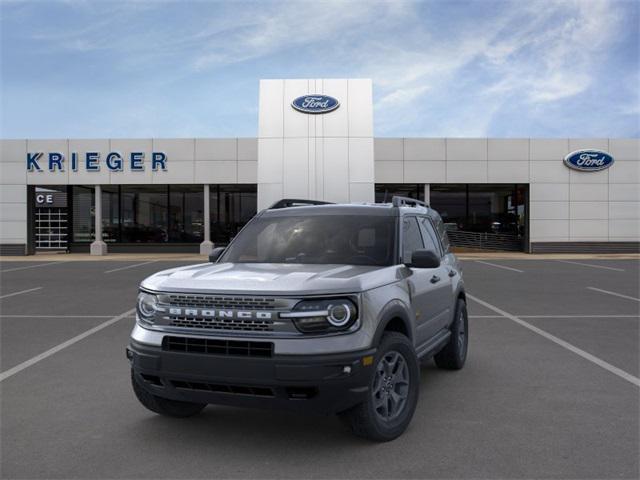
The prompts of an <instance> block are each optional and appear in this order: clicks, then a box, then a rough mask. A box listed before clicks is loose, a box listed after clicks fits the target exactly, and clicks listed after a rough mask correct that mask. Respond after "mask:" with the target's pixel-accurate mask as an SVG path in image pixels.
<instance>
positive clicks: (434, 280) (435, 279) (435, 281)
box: [429, 275, 440, 283]
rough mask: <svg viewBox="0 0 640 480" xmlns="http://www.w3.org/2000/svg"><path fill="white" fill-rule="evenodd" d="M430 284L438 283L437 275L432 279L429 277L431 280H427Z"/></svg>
mask: <svg viewBox="0 0 640 480" xmlns="http://www.w3.org/2000/svg"><path fill="white" fill-rule="evenodd" d="M429 281H430V282H431V283H438V282H439V281H440V277H439V276H437V275H434V276H433V277H431V280H429Z"/></svg>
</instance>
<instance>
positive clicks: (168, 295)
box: [127, 197, 468, 441]
mask: <svg viewBox="0 0 640 480" xmlns="http://www.w3.org/2000/svg"><path fill="white" fill-rule="evenodd" d="M467 343H468V321H467V309H466V304H465V292H464V285H463V280H462V273H461V270H460V266H459V264H458V261H457V260H456V258H455V256H454V255H453V254H452V253H450V251H449V244H448V240H447V235H446V232H445V229H444V225H443V222H442V220H441V218H440V216H439V215H438V213H437V212H435V211H434V210H432V209H431V208H429V207H428V206H426V205H425V204H424V203H422V202H419V201H416V200H412V199H408V198H402V197H394V198H393V200H392V203H391V204H364V205H356V204H349V205H338V204H326V203H325V202H314V201H306V200H304V201H303V200H281V201H280V202H278V203H276V204H275V205H273V206H272V207H271V208H269V209H266V210H264V211H261V212H260V213H258V214H257V215H256V216H255V217H254V218H253V219H252V220H251V221H250V222H249V223H248V224H247V225H246V226H245V227H244V228H243V229H242V230H241V231H240V233H239V234H238V235H237V236H236V237H235V238H234V239H233V240H232V242H231V243H230V244H229V246H228V247H226V248H217V249H214V251H213V253H212V254H211V256H210V263H206V264H201V265H193V266H187V267H180V268H174V269H171V270H165V271H162V272H159V273H156V274H155V275H152V276H150V277H148V278H147V279H145V280H144V281H143V282H142V283H141V285H140V292H139V296H138V301H137V315H136V325H135V327H134V329H133V332H132V334H131V341H130V344H129V347H128V348H127V357H128V358H129V360H130V362H131V380H132V383H133V390H134V392H135V394H136V396H137V398H138V399H139V400H140V402H141V403H142V404H143V405H144V406H145V407H147V408H148V409H149V410H152V411H154V412H156V413H159V414H162V415H169V416H175V417H187V416H191V415H195V414H197V413H198V412H200V411H201V410H202V409H203V408H204V407H205V406H206V405H207V404H209V403H212V404H225V405H235V406H247V407H254V406H255V407H267V408H281V407H284V408H289V409H298V410H304V411H314V412H319V413H324V414H338V415H339V416H340V417H341V418H342V419H343V420H344V421H345V423H346V424H347V425H349V426H350V427H351V429H352V430H353V432H354V433H356V434H357V435H360V436H363V437H366V438H369V439H373V440H377V441H387V440H391V439H393V438H396V437H397V436H398V435H400V434H401V433H402V432H403V431H404V430H405V429H406V428H407V426H408V424H409V422H410V421H411V418H412V416H413V413H414V410H415V408H416V403H417V401H418V393H419V391H420V390H419V382H420V364H419V361H420V360H421V359H428V358H431V357H433V358H434V359H435V363H436V365H437V366H438V367H440V368H444V369H452V370H455V369H460V368H462V366H463V365H464V363H465V359H466V355H467Z"/></svg>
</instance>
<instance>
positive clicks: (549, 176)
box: [529, 160, 569, 183]
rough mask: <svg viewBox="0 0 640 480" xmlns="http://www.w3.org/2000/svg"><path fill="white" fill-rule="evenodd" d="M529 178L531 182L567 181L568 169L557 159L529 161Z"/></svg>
mask: <svg viewBox="0 0 640 480" xmlns="http://www.w3.org/2000/svg"><path fill="white" fill-rule="evenodd" d="M529 180H530V181H531V182H532V183H569V169H568V168H567V167H566V166H565V165H564V163H563V162H562V161H558V160H555V161H531V162H529Z"/></svg>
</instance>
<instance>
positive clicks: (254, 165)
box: [238, 161, 258, 183]
mask: <svg viewBox="0 0 640 480" xmlns="http://www.w3.org/2000/svg"><path fill="white" fill-rule="evenodd" d="M238 183H258V162H255V161H250V162H245V161H238Z"/></svg>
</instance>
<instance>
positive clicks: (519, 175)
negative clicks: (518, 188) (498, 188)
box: [487, 160, 529, 183]
mask: <svg viewBox="0 0 640 480" xmlns="http://www.w3.org/2000/svg"><path fill="white" fill-rule="evenodd" d="M487 179H488V181H489V182H490V183H529V162H527V161H524V162H523V161H511V160H498V161H492V160H489V162H488V177H487Z"/></svg>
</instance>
